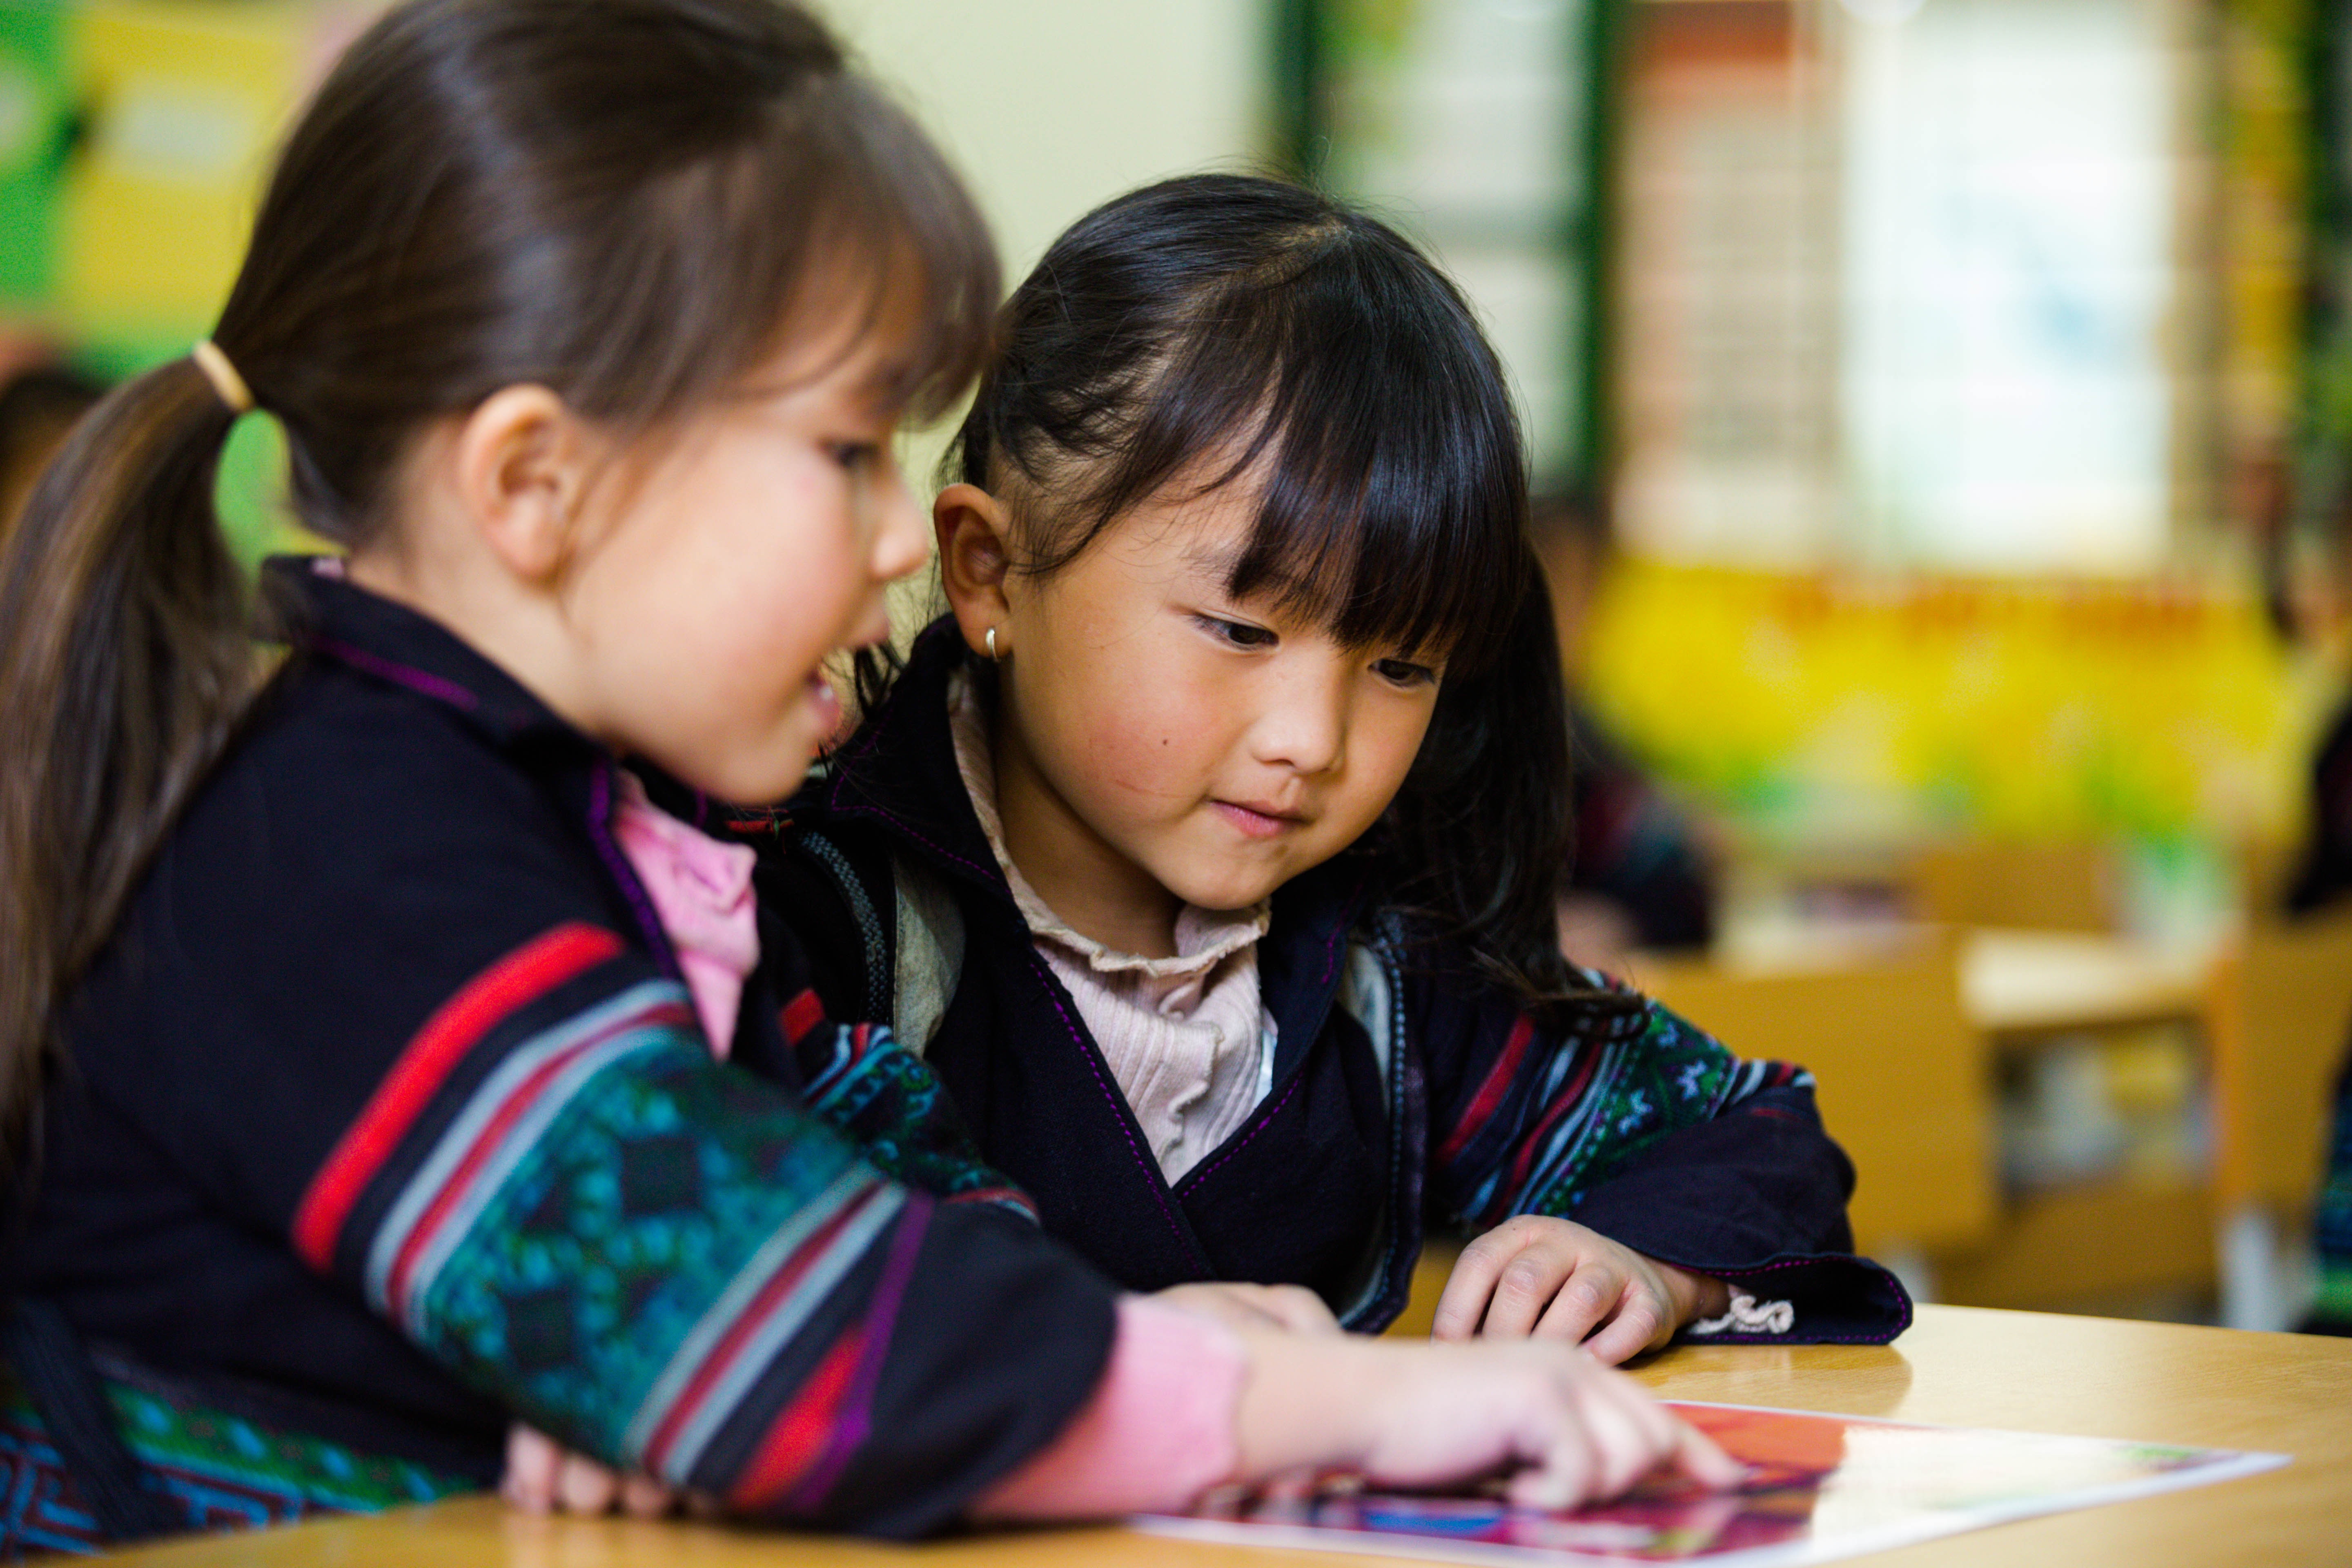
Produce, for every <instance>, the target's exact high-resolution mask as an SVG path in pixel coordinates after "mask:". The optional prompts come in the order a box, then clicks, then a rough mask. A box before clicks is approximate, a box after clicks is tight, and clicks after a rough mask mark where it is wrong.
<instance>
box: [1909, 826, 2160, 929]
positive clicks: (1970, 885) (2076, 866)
mask: <svg viewBox="0 0 2352 1568" xmlns="http://www.w3.org/2000/svg"><path fill="white" fill-rule="evenodd" d="M1905 882H1906V891H1907V893H1908V895H1909V901H1910V903H1911V906H1912V909H1911V913H1912V914H1913V916H1914V917H1915V918H1916V919H1918V920H1923V921H1937V922H1938V923H1940V924H1944V925H1956V926H1991V927H1997V928H2008V929H2011V930H2018V931H2115V930H2116V929H2117V927H2118V926H2119V924H2120V923H2121V922H2120V914H2121V910H2122V892H2123V889H2122V868H2121V867H2120V865H2119V864H2118V863H2117V859H2116V854H2115V851H2114V849H2113V848H2112V847H2109V846H2107V845H2105V844H2101V843H2098V842H2095V841H2094V840H2090V839H2048V840H2041V839H2023V838H2014V839H2012V838H1963V839H1954V840H1951V841H1949V842H1946V843H1942V844H1934V845H1929V846H1927V847H1925V848H1922V849H1919V850H1917V851H1915V852H1914V853H1913V854H1912V855H1911V857H1910V858H1909V860H1908V863H1907V865H1906V868H1905Z"/></svg>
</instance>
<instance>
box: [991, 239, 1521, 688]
mask: <svg viewBox="0 0 2352 1568" xmlns="http://www.w3.org/2000/svg"><path fill="white" fill-rule="evenodd" d="M1308 199H1311V198H1308ZM1218 205H1219V206H1220V207H1223V204H1218ZM1154 216H1155V218H1156V219H1157V220H1158V222H1159V226H1160V233H1161V234H1162V235H1165V234H1166V233H1167V232H1168V227H1167V225H1166V221H1165V220H1166V218H1167V216H1168V215H1167V214H1166V213H1165V212H1164V211H1163V212H1160V213H1159V214H1156V215H1154ZM1230 224H1231V213H1230V210H1229V209H1228V210H1225V211H1222V212H1221V211H1218V210H1214V209H1212V210H1209V211H1206V212H1204V213H1203V214H1202V224H1201V233H1202V237H1203V248H1204V249H1213V247H1215V246H1216V245H1217V244H1218V243H1219V238H1218V236H1219V233H1220V230H1221V228H1222V227H1229V226H1230ZM1092 226H1093V224H1092V222H1091V220H1090V223H1089V224H1087V225H1082V226H1080V228H1079V229H1078V230H1076V231H1073V234H1072V235H1071V236H1070V237H1068V241H1067V242H1076V243H1077V244H1079V245H1081V246H1082V245H1083V244H1084V243H1085V242H1086V240H1087V230H1088V228H1089V227H1092ZM1180 243H1181V242H1180ZM1058 248H1059V247H1057V249H1058ZM1129 249H1130V253H1131V254H1135V255H1139V256H1142V255H1145V254H1146V253H1144V252H1143V251H1142V250H1141V248H1140V247H1129ZM1192 259H1196V260H1197V259H1198V258H1192ZM1185 260H1186V258H1182V257H1181V255H1180V256H1179V257H1178V258H1176V263H1175V264H1176V265H1180V266H1181V265H1183V264H1184V262H1185ZM1167 264H1168V259H1167V248H1166V247H1162V248H1161V249H1160V251H1159V253H1158V255H1156V256H1150V257H1149V258H1148V259H1147V260H1146V261H1145V262H1144V263H1143V265H1142V266H1140V267H1139V268H1137V274H1138V275H1133V276H1129V278H1128V279H1125V287H1124V289H1122V290H1121V291H1122V292H1125V293H1128V294H1129V295H1130V296H1131V297H1133V298H1135V299H1137V300H1139V302H1141V301H1148V303H1146V306H1145V308H1146V310H1150V312H1151V313H1152V314H1154V315H1156V316H1157V317H1158V320H1157V321H1149V320H1147V321H1139V322H1131V323H1129V331H1128V333H1127V334H1125V339H1126V346H1125V351H1124V353H1122V352H1121V347H1120V345H1119V344H1118V342H1112V343H1111V344H1109V345H1108V349H1107V351H1106V353H1105V357H1103V358H1100V359H1097V362H1096V363H1095V365H1094V367H1093V369H1094V372H1095V374H1093V375H1092V376H1091V377H1089V378H1087V380H1086V382H1085V383H1084V384H1083V390H1082V391H1081V392H1080V393H1078V394H1077V395H1071V396H1066V397H1064V398H1062V399H1060V400H1059V406H1057V407H1053V408H1050V409H1048V410H1046V413H1047V414H1048V417H1047V418H1045V419H1043V420H1040V421H1038V422H1037V424H1036V425H1035V426H1033V429H1042V432H1043V433H1044V434H1045V436H1047V437H1049V438H1050V439H1049V441H1048V442H1046V443H1044V444H1041V443H1038V442H1036V441H1034V440H1029V441H1024V440H1022V439H1020V438H1018V437H1016V436H1014V434H1013V432H1012V431H1010V430H1006V431H1004V432H1003V437H1001V438H996V439H991V438H990V437H991V436H992V432H989V431H987V430H985V429H982V430H981V431H980V433H979V434H980V445H979V449H978V450H975V448H974V446H973V444H972V443H971V440H970V439H968V441H967V446H966V448H965V452H964V458H965V462H966V468H967V472H966V475H965V477H966V478H968V479H969V478H972V477H973V475H972V474H971V472H970V471H969V469H970V468H971V467H972V464H973V459H974V458H976V457H981V456H984V455H985V453H987V452H988V451H990V450H993V451H994V452H996V453H997V454H998V455H999V456H1001V457H1003V458H1006V459H1009V460H1010V461H1012V462H1013V464H1014V465H1016V466H1017V467H1019V468H1021V469H1022V471H1023V473H1024V476H1025V477H1026V478H1027V479H1029V480H1030V481H1031V482H1032V484H1033V486H1034V488H1035V489H1037V490H1038V492H1039V493H1040V494H1041V495H1044V496H1046V497H1049V498H1051V500H1050V502H1049V504H1048V506H1047V507H1046V508H1045V510H1047V511H1048V512H1049V513H1058V514H1059V516H1058V518H1055V517H1048V518H1047V519H1046V520H1045V526H1044V527H1042V528H1041V529H1039V530H1037V531H1036V532H1037V533H1038V534H1039V535H1040V537H1039V538H1038V539H1037V540H1036V541H1035V542H1036V543H1038V544H1041V545H1043V546H1044V548H1042V549H1033V550H1032V551H1031V552H1029V553H1030V554H1031V555H1032V557H1033V563H1032V569H1034V570H1040V571H1046V572H1050V571H1053V570H1055V569H1057V568H1058V567H1059V566H1060V565H1062V564H1065V563H1067V562H1068V561H1069V560H1072V559H1075V557H1076V554H1077V552H1079V551H1081V550H1083V549H1084V548H1085V547H1086V545H1087V542H1090V541H1091V540H1092V538H1093V537H1094V536H1095V535H1096V534H1097V533H1098V532H1099V531H1101V529H1102V528H1103V527H1104V526H1107V525H1108V523H1109V522H1110V521H1112V520H1113V519H1115V518H1117V517H1118V516H1119V515H1120V514H1121V513H1123V512H1124V511H1126V510H1128V509H1129V508H1131V507H1133V506H1136V505H1138V504H1139V503H1140V502H1142V501H1144V500H1148V499H1149V498H1150V497H1151V496H1153V495H1155V494H1157V493H1159V492H1160V491H1162V490H1163V489H1168V488H1169V487H1171V486H1179V485H1183V484H1185V483H1186V481H1187V476H1189V475H1196V474H1200V473H1201V472H1202V466H1203V464H1204V462H1206V463H1212V464H1216V465H1219V466H1216V467H1213V468H1210V469H1209V471H1208V473H1207V477H1206V478H1205V479H1200V480H1198V481H1197V483H1196V486H1195V488H1192V489H1190V490H1189V491H1186V492H1183V498H1182V499H1193V498H1196V497H1198V496H1200V495H1203V494H1207V493H1209V492H1211V491H1213V490H1216V489H1221V488H1223V486H1226V485H1230V484H1234V483H1246V484H1249V485H1250V486H1252V487H1253V488H1254V489H1256V490H1257V492H1258V497H1259V500H1258V508H1257V513H1256V518H1255V525H1254V527H1253V528H1252V530H1251V533H1250V537H1249V540H1248V542H1247V543H1246V545H1245V546H1244V549H1243V550H1242V552H1240V554H1239V555H1238V556H1237V557H1236V559H1235V561H1234V566H1233V570H1232V575H1231V578H1230V581H1229V582H1228V584H1227V587H1228V589H1229V591H1231V592H1232V593H1233V594H1234V595H1235V596H1236V597H1252V596H1254V597H1257V598H1261V599H1269V600H1271V601H1272V602H1274V603H1276V604H1277V605H1280V606H1281V607H1283V608H1284V609H1286V610H1287V611H1289V612H1291V613H1292V614H1295V615H1298V616H1303V617H1305V618H1307V619H1310V620H1312V621H1313V622H1315V623H1316V624H1318V625H1319V626H1323V627H1324V628H1325V629H1326V630H1327V631H1328V632H1329V633H1330V635H1331V636H1332V637H1335V638H1336V639H1337V640H1339V642H1341V643H1342V644H1344V645H1346V646H1348V647H1385V648H1394V649H1398V650H1403V651H1411V652H1419V653H1425V654H1430V655H1434V656H1439V657H1443V658H1445V659H1446V661H1447V664H1448V668H1449V670H1450V671H1458V672H1462V673H1474V672H1475V671H1476V670H1477V669H1478V668H1483V667H1484V666H1486V664H1488V663H1489V662H1490V661H1491V660H1492V658H1493V657H1494V654H1495V651H1496V647H1498V646H1499V643H1500V640H1501V637H1502V635H1503V632H1504V628H1505V625H1506V623H1507V618H1508V616H1507V611H1508V608H1509V607H1510V606H1512V605H1516V604H1517V603H1518V600H1519V596H1520V595H1521V594H1523V593H1524V592H1525V591H1526V589H1527V586H1528V582H1529V576H1530V574H1531V573H1533V572H1534V571H1535V570H1536V568H1535V565H1534V557H1533V553H1532V552H1531V550H1530V547H1529V546H1528V542H1527V535H1526V510H1527V475H1526V465H1525V458H1524V456H1523V448H1522V446H1521V443H1520V438H1519V430H1518V420H1517V415H1516V413H1515V411H1514V410H1513V408H1512V405H1511V401H1510V396H1509V393H1508V391H1507V387H1506V384H1505V382H1504V379H1503V374H1502V368H1501V366H1500V364H1499V363H1498V362H1497V361H1496V358H1495V356H1494V353H1493V351H1492V350H1491V349H1489V348H1488V346H1487V344H1486V339H1485V337H1484V336H1483V334H1481V332H1480V331H1479V330H1478V326H1477V323H1476V321H1475V319H1474V318H1473V316H1472V315H1471V312H1470V309H1469V307H1468V305H1467V303H1466V302H1465V300H1463V298H1462V296H1461V294H1460V293H1459V292H1458V291H1457V290H1456V289H1454V287H1453V285H1452V284H1450V283H1448V282H1447V281H1446V280H1445V279H1444V278H1443V277H1442V276H1440V275H1439V274H1438V273H1437V272H1436V271H1435V269H1434V268H1431V267H1430V266H1429V264H1428V263H1427V262H1426V261H1424V260H1423V258H1421V257H1420V256H1419V255H1418V254H1416V253H1415V252H1414V251H1413V250H1412V247H1410V246H1408V245H1407V244H1406V243H1405V242H1404V241H1403V240H1402V238H1400V237H1397V236H1396V235H1395V234H1394V232H1393V231H1391V230H1390V229H1389V228H1387V227H1386V226H1384V225H1381V224H1380V223H1378V222H1376V221H1375V220H1372V219H1370V218H1367V217H1363V216H1360V215H1357V214H1352V213H1347V212H1345V211H1342V210H1337V209H1332V208H1328V207H1323V208H1321V210H1319V211H1318V212H1316V213H1315V214H1314V215H1312V217H1311V218H1310V220H1309V221H1306V222H1303V223H1302V222H1295V221H1294V222H1293V223H1291V224H1290V225H1288V226H1287V228H1286V232H1284V233H1282V234H1281V235H1280V236H1279V237H1278V238H1276V240H1275V241H1274V243H1273V244H1272V246H1271V247H1270V253H1269V249H1268V248H1261V249H1260V251H1259V254H1258V255H1256V256H1255V257H1253V258H1251V259H1250V260H1249V262H1248V263H1247V264H1246V265H1244V266H1240V267H1234V266H1230V265H1229V266H1226V267H1224V268H1211V269H1209V270H1210V276H1209V277H1208V278H1207V279H1206V280H1205V281H1201V280H1200V279H1199V274H1198V273H1197V272H1196V273H1195V275H1194V279H1193V287H1192V288H1191V289H1187V290H1184V291H1182V292H1179V293H1175V294H1174V296H1173V298H1172V299H1171V297H1170V294H1169V293H1167V292H1163V293H1162V294H1161V296H1160V298H1159V299H1158V300H1151V298H1150V296H1151V289H1150V277H1149V276H1148V274H1149V272H1150V270H1151V269H1152V268H1158V267H1164V266H1165V265H1167ZM1056 270H1057V268H1056V263H1055V257H1053V256H1048V257H1047V258H1046V259H1045V262H1044V263H1042V264H1041V265H1040V267H1039V268H1038V271H1037V274H1036V275H1035V276H1034V277H1033V278H1032V279H1031V287H1030V288H1024V290H1023V293H1024V295H1028V294H1029V293H1030V292H1031V289H1032V288H1034V287H1036V286H1037V285H1038V284H1039V283H1040V280H1041V279H1043V280H1048V281H1047V283H1046V287H1047V288H1051V287H1052V283H1051V281H1050V280H1051V279H1054V278H1055V273H1056ZM1074 270H1075V268H1074ZM1024 305H1025V306H1027V307H1028V310H1024ZM1050 308H1051V302H1049V301H1037V302H1032V301H1027V300H1022V299H1016V300H1015V302H1014V308H1013V312H1012V318H1011V325H1010V327H1009V329H1008V333H1007V336H1008V340H1009V342H1008V350H1007V354H1006V359H1007V361H1008V362H1010V363H1007V364H1005V365H1003V366H1001V367H1000V369H999V370H997V371H992V373H991V374H992V384H993V383H995V382H997V381H1001V380H1003V379H1004V378H1006V377H1013V378H1018V377H1020V376H1022V375H1023V374H1024V366H1023V365H1022V364H1021V363H1018V362H1020V361H1021V360H1022V359H1023V358H1024V355H1023V345H1024V336H1026V335H1028V334H1029V331H1030V327H1029V323H1028V322H1027V321H1024V315H1025V314H1027V313H1029V311H1035V312H1037V313H1040V314H1042V313H1043V311H1044V310H1046V309H1050ZM993 389H994V388H993V385H992V387H990V388H984V389H983V391H982V405H986V404H988V403H989V402H990V393H991V391H992V390H993ZM983 417H984V416H983ZM974 429H975V426H973V425H972V424H967V426H966V430H967V435H968V437H970V436H971V433H972V432H973V431H974ZM1071 459H1075V461H1073V460H1071Z"/></svg>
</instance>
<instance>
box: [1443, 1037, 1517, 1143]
mask: <svg viewBox="0 0 2352 1568" xmlns="http://www.w3.org/2000/svg"><path fill="white" fill-rule="evenodd" d="M1535 1035H1536V1026H1535V1025H1534V1024H1533V1023H1531V1022H1530V1021H1529V1020H1528V1017H1527V1016H1526V1015H1525V1014H1522V1015H1520V1016H1519V1017H1518V1019H1517V1021H1516V1022H1514V1023H1513V1024H1512V1025H1511V1033H1510V1037H1509V1038H1508V1039H1507V1040H1505V1041H1504V1042H1503V1049H1502V1053H1501V1054H1500V1055H1499V1056H1497V1057H1496V1058H1495V1065H1494V1066H1493V1067H1492V1068H1488V1069H1487V1072H1486V1081H1485V1082H1483V1083H1481V1084H1480V1085H1479V1086H1478V1092H1477V1093H1476V1094H1475V1096H1473V1097H1472V1099H1471V1100H1470V1109H1469V1110H1465V1111H1464V1112H1463V1113H1462V1120H1461V1121H1457V1122H1455V1123H1454V1131H1452V1132H1450V1133H1448V1134H1447V1135H1446V1139H1445V1142H1444V1143H1443V1144H1441V1145H1439V1147H1438V1151H1437V1158H1438V1160H1439V1161H1440V1162H1441V1163H1443V1162H1447V1161H1451V1160H1452V1159H1453V1158H1454V1156H1455V1155H1456V1154H1459V1153H1461V1152H1462V1150H1463V1147H1464V1145H1465V1144H1467V1143H1468V1142H1470V1140H1471V1138H1472V1137H1474V1136H1475V1134H1476V1133H1477V1131H1478V1129H1479V1128H1481V1127H1483V1126H1485V1125H1486V1119H1487V1118H1488V1117H1490V1116H1492V1115H1494V1114H1495V1108H1496V1107H1497V1106H1499V1105H1501V1104H1502V1103H1503V1096H1504V1094H1505V1092H1506V1091H1507V1090H1508V1089H1510V1087H1511V1079H1513V1077H1515V1076H1516V1075H1517V1072H1518V1070H1519V1063H1520V1061H1521V1060H1522V1059H1524V1058H1526V1056H1527V1054H1528V1045H1529V1044H1530V1043H1531V1042H1532V1041H1533V1040H1534V1039H1535Z"/></svg>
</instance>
